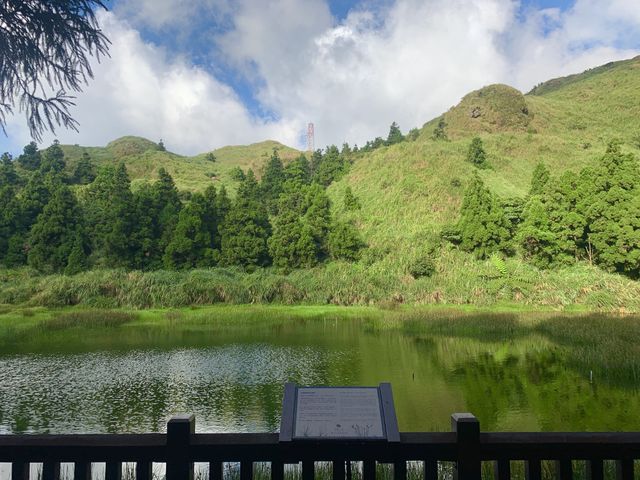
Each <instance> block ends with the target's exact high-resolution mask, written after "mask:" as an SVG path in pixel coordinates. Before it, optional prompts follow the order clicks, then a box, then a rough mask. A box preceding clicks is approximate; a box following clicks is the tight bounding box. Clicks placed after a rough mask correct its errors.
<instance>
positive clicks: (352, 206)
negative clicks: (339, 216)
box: [342, 187, 362, 211]
mask: <svg viewBox="0 0 640 480" xmlns="http://www.w3.org/2000/svg"><path fill="white" fill-rule="evenodd" d="M342 204H343V205H344V209H345V210H347V211H354V210H360V209H361V208H362V205H361V204H360V201H359V200H358V197H356V196H355V195H354V194H353V191H352V190H351V187H347V188H346V189H345V190H344V200H343V202H342Z"/></svg>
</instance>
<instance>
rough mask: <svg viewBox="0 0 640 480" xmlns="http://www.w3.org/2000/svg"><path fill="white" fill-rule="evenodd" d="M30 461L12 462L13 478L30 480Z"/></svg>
mask: <svg viewBox="0 0 640 480" xmlns="http://www.w3.org/2000/svg"><path fill="white" fill-rule="evenodd" d="M29 468H30V467H29V462H26V463H25V462H13V463H12V464H11V479H12V480H29Z"/></svg>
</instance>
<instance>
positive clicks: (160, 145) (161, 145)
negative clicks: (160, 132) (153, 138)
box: [157, 139, 167, 152]
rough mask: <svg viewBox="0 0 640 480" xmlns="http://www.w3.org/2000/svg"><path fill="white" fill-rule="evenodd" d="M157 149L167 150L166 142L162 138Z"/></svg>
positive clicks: (160, 150)
mask: <svg viewBox="0 0 640 480" xmlns="http://www.w3.org/2000/svg"><path fill="white" fill-rule="evenodd" d="M157 150H158V151H159V152H166V151H167V149H166V147H165V146H164V142H163V141H162V139H160V141H159V142H158V147H157Z"/></svg>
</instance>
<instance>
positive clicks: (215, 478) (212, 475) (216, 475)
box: [136, 462, 223, 480]
mask: <svg viewBox="0 0 640 480" xmlns="http://www.w3.org/2000/svg"><path fill="white" fill-rule="evenodd" d="M222 468H223V465H222V462H209V480H222ZM136 480H138V479H136Z"/></svg>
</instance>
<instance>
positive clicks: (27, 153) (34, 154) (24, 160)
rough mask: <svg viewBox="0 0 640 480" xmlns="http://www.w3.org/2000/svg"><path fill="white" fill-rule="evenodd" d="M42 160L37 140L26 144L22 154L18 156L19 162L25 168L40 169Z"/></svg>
mask: <svg viewBox="0 0 640 480" xmlns="http://www.w3.org/2000/svg"><path fill="white" fill-rule="evenodd" d="M41 161H42V157H41V156H40V151H39V150H38V145H37V144H36V142H31V143H29V145H27V146H25V147H24V149H23V151H22V155H20V156H19V157H18V163H19V164H20V166H21V167H22V168H24V169H25V170H38V169H39V168H40V162H41Z"/></svg>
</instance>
